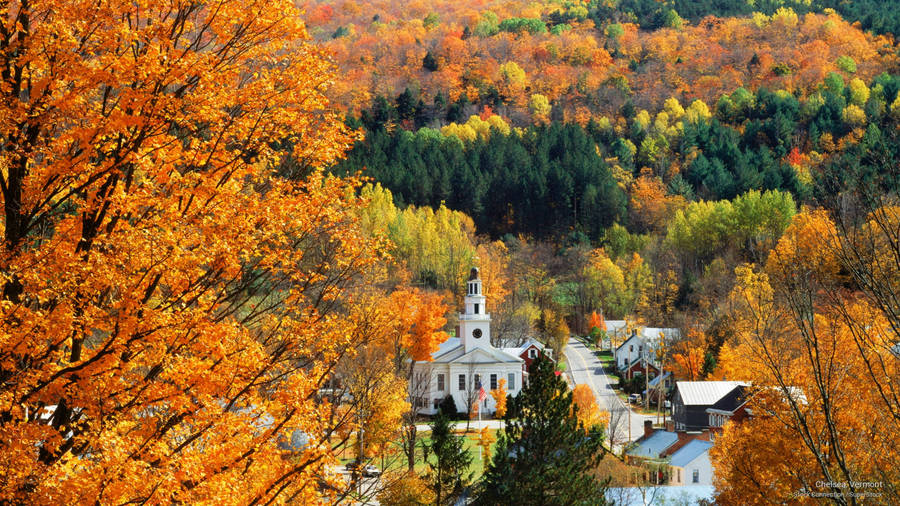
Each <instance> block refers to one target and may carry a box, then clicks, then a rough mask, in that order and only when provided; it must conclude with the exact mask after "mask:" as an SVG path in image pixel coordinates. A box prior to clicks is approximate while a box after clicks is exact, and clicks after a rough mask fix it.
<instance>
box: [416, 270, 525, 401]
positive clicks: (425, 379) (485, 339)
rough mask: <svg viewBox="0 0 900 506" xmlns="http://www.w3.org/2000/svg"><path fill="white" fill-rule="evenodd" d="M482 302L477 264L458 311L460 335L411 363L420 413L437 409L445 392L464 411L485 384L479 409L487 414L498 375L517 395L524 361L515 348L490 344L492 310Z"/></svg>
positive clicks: (520, 384) (520, 385)
mask: <svg viewBox="0 0 900 506" xmlns="http://www.w3.org/2000/svg"><path fill="white" fill-rule="evenodd" d="M485 302H486V297H485V296H484V293H482V290H481V279H480V278H479V276H478V269H477V268H474V267H473V268H472V271H471V274H470V276H469V280H468V281H467V282H466V297H465V308H464V311H465V312H463V313H460V315H459V331H458V333H457V336H458V337H451V338H449V339H447V340H446V341H445V342H444V343H443V344H441V347H440V349H439V350H438V351H436V352H434V353H433V354H432V355H431V357H432V361H431V362H427V361H421V362H416V364H415V366H414V372H413V379H412V380H411V381H410V385H409V395H410V402H412V403H413V404H414V405H415V406H416V407H417V410H418V412H419V413H421V414H424V415H433V414H436V413H437V407H438V405H439V404H440V403H441V401H443V400H444V398H445V397H447V396H448V395H452V396H453V400H454V401H456V410H457V411H458V412H460V413H466V412H468V411H469V409H468V406H470V405H472V404H473V403H474V402H478V397H479V391H480V390H481V387H482V386H483V387H484V390H485V392H487V393H488V395H487V397H486V398H485V399H484V400H482V401H481V402H480V406H479V409H480V411H481V413H483V414H490V413H493V412H494V410H495V402H494V398H493V397H492V396H491V395H490V391H491V390H494V389H496V388H497V386H498V384H499V382H500V379H501V378H502V379H505V380H506V391H507V393H508V394H510V395H512V396H516V394H518V393H519V391H520V390H521V389H522V381H523V379H524V376H525V361H524V360H523V359H522V358H521V357H519V356H518V355H517V354H516V351H517V350H518V348H508V349H507V348H503V349H501V348H495V347H494V346H493V345H491V315H490V314H489V313H488V312H487V307H486V304H485Z"/></svg>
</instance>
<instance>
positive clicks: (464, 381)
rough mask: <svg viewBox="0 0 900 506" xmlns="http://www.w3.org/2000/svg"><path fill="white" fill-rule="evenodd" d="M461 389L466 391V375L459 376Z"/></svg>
mask: <svg viewBox="0 0 900 506" xmlns="http://www.w3.org/2000/svg"><path fill="white" fill-rule="evenodd" d="M459 389H460V390H465V389H466V375H465V374H460V375H459Z"/></svg>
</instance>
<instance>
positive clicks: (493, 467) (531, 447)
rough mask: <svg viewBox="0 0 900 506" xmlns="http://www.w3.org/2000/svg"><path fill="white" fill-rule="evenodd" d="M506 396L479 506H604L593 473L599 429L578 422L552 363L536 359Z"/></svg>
mask: <svg viewBox="0 0 900 506" xmlns="http://www.w3.org/2000/svg"><path fill="white" fill-rule="evenodd" d="M528 372H529V376H528V382H527V383H526V384H525V386H524V388H523V389H522V391H521V392H520V393H519V395H518V396H517V397H515V398H514V399H511V401H512V402H511V403H510V409H509V410H508V411H507V413H506V416H505V417H504V418H505V420H506V429H505V430H504V431H502V432H501V434H500V437H499V440H498V442H497V446H496V450H495V451H494V456H493V459H492V460H491V463H490V465H489V467H488V469H487V470H486V471H485V474H484V478H483V480H482V488H481V494H480V497H479V498H478V503H479V504H515V505H517V506H523V505H531V504H534V505H572V504H606V500H605V498H604V495H605V492H606V483H605V482H603V481H601V480H600V479H598V477H597V476H596V474H595V472H596V471H595V470H596V469H597V466H598V464H599V463H600V460H601V459H602V458H603V432H602V430H601V429H600V428H599V427H592V428H585V427H584V425H583V424H581V423H579V422H578V418H577V413H576V411H577V408H576V406H575V405H574V403H573V402H572V393H571V392H569V391H568V387H567V385H566V382H565V381H564V380H563V378H561V377H559V376H557V375H556V371H555V370H554V365H553V362H551V361H550V360H548V359H546V358H544V357H542V356H541V357H538V359H537V360H535V361H534V362H533V363H532V364H531V367H530V368H529V371H528Z"/></svg>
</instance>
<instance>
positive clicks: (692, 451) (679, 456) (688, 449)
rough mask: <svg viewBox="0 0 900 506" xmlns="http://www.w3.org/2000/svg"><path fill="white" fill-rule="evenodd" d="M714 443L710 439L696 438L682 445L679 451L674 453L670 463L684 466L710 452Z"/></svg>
mask: <svg viewBox="0 0 900 506" xmlns="http://www.w3.org/2000/svg"><path fill="white" fill-rule="evenodd" d="M712 446H713V444H712V443H710V442H709V441H703V440H701V439H694V440H693V441H691V442H690V443H688V444H686V445H684V446H682V447H681V448H679V449H678V451H677V452H675V453H673V454H672V460H671V461H670V462H669V464H670V465H673V466H675V467H684V466H686V465H688V464H690V463H691V462H693V461H694V459H696V458H697V457H699V456H700V455H703V454H704V453H706V452H708V451H709V449H710V448H712Z"/></svg>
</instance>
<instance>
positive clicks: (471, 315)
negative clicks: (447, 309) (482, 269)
mask: <svg viewBox="0 0 900 506" xmlns="http://www.w3.org/2000/svg"><path fill="white" fill-rule="evenodd" d="M486 300H487V298H486V297H485V296H484V292H483V291H482V289H481V277H480V276H479V273H478V268H477V267H472V270H471V271H469V279H468V280H467V281H466V297H465V299H464V303H465V306H464V308H463V313H461V314H460V315H459V325H460V336H461V337H462V338H463V346H464V347H465V350H466V352H468V351H469V350H471V349H473V348H475V347H479V348H490V347H491V344H490V328H491V327H490V325H491V315H489V314H488V312H487V306H486V304H485V301H486Z"/></svg>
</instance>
